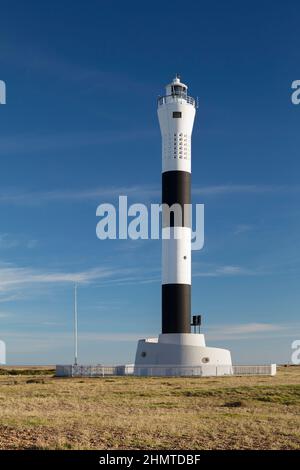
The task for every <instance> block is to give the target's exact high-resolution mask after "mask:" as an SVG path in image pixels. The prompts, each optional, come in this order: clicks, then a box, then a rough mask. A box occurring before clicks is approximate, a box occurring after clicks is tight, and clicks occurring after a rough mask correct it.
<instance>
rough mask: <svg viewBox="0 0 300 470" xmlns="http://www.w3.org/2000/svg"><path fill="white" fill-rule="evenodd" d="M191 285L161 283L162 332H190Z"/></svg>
mask: <svg viewBox="0 0 300 470" xmlns="http://www.w3.org/2000/svg"><path fill="white" fill-rule="evenodd" d="M190 323H191V286H190V285H189V284H163V285H162V333H190V332H191V326H190Z"/></svg>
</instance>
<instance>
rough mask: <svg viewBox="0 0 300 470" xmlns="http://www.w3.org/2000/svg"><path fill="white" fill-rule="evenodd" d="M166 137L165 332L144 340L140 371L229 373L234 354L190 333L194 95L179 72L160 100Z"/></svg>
mask: <svg viewBox="0 0 300 470" xmlns="http://www.w3.org/2000/svg"><path fill="white" fill-rule="evenodd" d="M157 112H158V119H159V125H160V130H161V136H162V208H163V211H162V213H163V215H162V292H161V297H162V332H161V334H160V335H159V336H158V337H155V338H147V339H141V340H139V342H138V347H137V351H136V357H135V367H134V373H135V374H136V375H216V374H217V375H224V374H231V373H232V364H231V354H230V351H228V350H226V349H219V348H211V347H207V346H206V344H205V338H204V335H203V334H200V333H191V326H190V325H191V283H192V282H191V280H192V276H191V235H192V227H191V217H190V216H191V140H192V139H191V138H192V131H193V125H194V120H195V114H196V103H195V99H194V98H192V97H190V96H188V93H187V86H186V85H185V84H184V83H182V82H181V80H180V78H179V76H178V75H177V76H176V77H175V78H174V79H173V80H172V82H171V83H170V84H168V85H167V86H166V93H165V95H164V96H161V97H159V99H158V109H157Z"/></svg>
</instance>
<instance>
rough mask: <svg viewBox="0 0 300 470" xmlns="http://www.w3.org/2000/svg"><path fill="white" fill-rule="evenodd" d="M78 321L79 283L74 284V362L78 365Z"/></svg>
mask: <svg viewBox="0 0 300 470" xmlns="http://www.w3.org/2000/svg"><path fill="white" fill-rule="evenodd" d="M77 329H78V322H77V284H76V283H75V286H74V364H75V366H77V356H78V331H77Z"/></svg>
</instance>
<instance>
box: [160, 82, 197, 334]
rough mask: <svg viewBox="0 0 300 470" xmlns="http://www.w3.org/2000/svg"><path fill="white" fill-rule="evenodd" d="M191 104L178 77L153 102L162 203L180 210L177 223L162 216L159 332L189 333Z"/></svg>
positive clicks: (192, 111) (193, 105)
mask: <svg viewBox="0 0 300 470" xmlns="http://www.w3.org/2000/svg"><path fill="white" fill-rule="evenodd" d="M195 113H196V110H195V100H194V99H193V98H191V97H189V96H188V95H187V86H186V85H184V84H183V83H181V82H180V79H179V77H178V76H176V78H175V79H174V80H173V81H172V83H171V84H169V85H167V87H166V96H163V97H160V98H159V100H158V118H159V124H160V130H161V134H162V203H163V204H168V205H169V206H172V205H173V204H179V205H180V206H181V208H182V214H183V217H182V220H180V221H178V220H177V218H175V217H172V216H171V217H169V216H167V214H166V212H163V229H162V239H163V241H162V333H190V317H191V226H190V221H189V217H186V214H185V213H184V205H185V204H190V203H191V135H192V130H193V124H194V119H195Z"/></svg>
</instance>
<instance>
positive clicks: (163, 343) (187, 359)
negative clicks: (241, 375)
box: [134, 333, 233, 376]
mask: <svg viewBox="0 0 300 470" xmlns="http://www.w3.org/2000/svg"><path fill="white" fill-rule="evenodd" d="M232 374H233V368H232V362H231V354H230V351H228V350H227V349H220V348H210V347H206V345H205V339H204V335H203V334H196V333H180V334H177V333H172V334H161V335H159V337H158V338H147V339H141V340H139V342H138V346H137V351H136V356H135V365H134V375H141V376H149V375H150V376H151V375H152V376H154V375H156V376H158V375H159V376H190V375H198V376H216V375H232Z"/></svg>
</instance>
